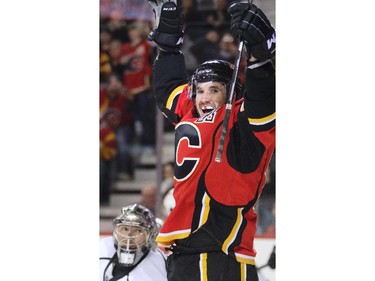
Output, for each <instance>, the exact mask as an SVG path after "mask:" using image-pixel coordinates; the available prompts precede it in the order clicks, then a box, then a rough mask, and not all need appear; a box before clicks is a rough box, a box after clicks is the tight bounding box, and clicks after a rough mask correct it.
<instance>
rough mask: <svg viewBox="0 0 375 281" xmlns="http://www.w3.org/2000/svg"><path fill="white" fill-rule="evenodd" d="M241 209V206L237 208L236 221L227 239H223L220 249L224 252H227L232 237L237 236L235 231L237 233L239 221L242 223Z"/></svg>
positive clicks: (232, 239)
mask: <svg viewBox="0 0 375 281" xmlns="http://www.w3.org/2000/svg"><path fill="white" fill-rule="evenodd" d="M242 209H243V208H239V209H237V219H236V223H235V224H234V226H233V228H232V231H231V232H230V234H229V236H228V238H227V239H225V241H224V243H223V246H222V248H221V249H222V250H223V252H224V253H226V254H228V248H229V246H230V244H232V243H233V241H234V239H235V238H236V236H237V233H238V230H239V229H240V226H241V223H242V220H243V218H242Z"/></svg>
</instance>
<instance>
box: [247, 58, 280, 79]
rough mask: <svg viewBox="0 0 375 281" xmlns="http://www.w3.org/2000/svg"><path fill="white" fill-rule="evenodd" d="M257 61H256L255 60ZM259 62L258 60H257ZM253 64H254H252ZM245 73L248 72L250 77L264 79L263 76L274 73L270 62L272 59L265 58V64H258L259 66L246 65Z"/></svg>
mask: <svg viewBox="0 0 375 281" xmlns="http://www.w3.org/2000/svg"><path fill="white" fill-rule="evenodd" d="M255 63H257V62H255ZM258 63H260V62H258ZM253 65H255V64H253ZM246 71H247V73H249V75H250V77H252V78H256V79H264V78H267V77H269V76H272V75H274V73H275V68H274V66H273V64H272V61H271V60H267V61H266V63H265V64H263V65H260V66H259V67H256V68H253V69H251V68H249V67H247V70H246Z"/></svg>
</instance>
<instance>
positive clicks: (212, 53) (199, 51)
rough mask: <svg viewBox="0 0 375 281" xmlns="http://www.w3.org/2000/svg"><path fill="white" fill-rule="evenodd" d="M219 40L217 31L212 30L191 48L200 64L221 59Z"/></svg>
mask: <svg viewBox="0 0 375 281" xmlns="http://www.w3.org/2000/svg"><path fill="white" fill-rule="evenodd" d="M219 39H220V35H219V33H218V32H217V31H215V30H211V31H209V32H207V33H206V35H205V36H204V37H202V38H200V39H198V40H197V41H196V42H195V43H194V45H192V46H191V47H190V50H191V52H192V54H193V55H194V56H195V58H196V59H197V61H198V64H201V63H203V62H205V61H208V60H213V59H219V57H218V56H219V53H220V47H219Z"/></svg>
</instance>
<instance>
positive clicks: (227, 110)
mask: <svg viewBox="0 0 375 281" xmlns="http://www.w3.org/2000/svg"><path fill="white" fill-rule="evenodd" d="M248 2H249V8H250V6H251V4H252V3H253V0H249V1H248ZM248 17H250V15H249V14H248V15H247V18H246V17H245V18H244V19H243V21H242V23H241V24H242V26H241V29H243V30H245V29H246V28H247V27H248V26H249V24H250V23H249V20H250V18H248ZM243 44H244V41H243V39H241V40H240V43H239V44H238V49H237V57H236V60H235V62H234V69H233V74H232V81H231V84H230V89H229V98H228V101H227V104H226V106H225V116H224V120H223V127H222V128H221V135H220V140H219V145H218V148H217V153H216V157H215V161H216V162H218V163H220V162H221V158H222V154H223V149H224V142H225V138H226V135H227V129H228V121H229V117H230V113H231V111H232V102H233V97H234V88H235V85H236V80H237V76H238V69H239V67H240V61H241V58H242V50H243Z"/></svg>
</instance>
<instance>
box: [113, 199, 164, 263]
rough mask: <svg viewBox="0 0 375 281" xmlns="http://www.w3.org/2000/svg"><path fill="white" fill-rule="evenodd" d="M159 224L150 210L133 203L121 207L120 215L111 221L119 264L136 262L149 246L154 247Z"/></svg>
mask: <svg viewBox="0 0 375 281" xmlns="http://www.w3.org/2000/svg"><path fill="white" fill-rule="evenodd" d="M158 233H159V226H158V225H157V223H156V219H155V217H154V216H153V214H152V212H151V211H150V210H149V209H147V208H146V207H144V206H142V205H139V204H134V205H130V206H127V207H124V208H122V211H121V215H119V216H118V217H116V218H115V219H114V221H113V240H114V243H115V247H116V249H117V257H118V262H119V264H120V265H122V266H125V267H128V266H133V265H135V264H137V263H138V262H139V261H140V260H141V258H142V257H143V256H144V255H147V254H148V252H149V251H150V249H151V248H153V247H156V242H155V239H156V236H157V235H158Z"/></svg>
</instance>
